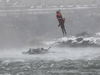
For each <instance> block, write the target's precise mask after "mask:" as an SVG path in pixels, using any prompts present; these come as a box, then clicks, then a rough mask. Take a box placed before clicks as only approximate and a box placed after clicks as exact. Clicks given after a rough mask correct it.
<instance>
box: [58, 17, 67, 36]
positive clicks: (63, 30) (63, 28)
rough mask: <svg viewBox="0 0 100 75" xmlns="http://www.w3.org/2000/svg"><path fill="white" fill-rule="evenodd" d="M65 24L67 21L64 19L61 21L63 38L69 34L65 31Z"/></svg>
mask: <svg viewBox="0 0 100 75" xmlns="http://www.w3.org/2000/svg"><path fill="white" fill-rule="evenodd" d="M64 23H65V19H63V18H62V19H61V20H60V24H59V26H61V29H62V32H63V36H64V34H67V33H66V30H65V26H64Z"/></svg>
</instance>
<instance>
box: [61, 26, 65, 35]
mask: <svg viewBox="0 0 100 75" xmlns="http://www.w3.org/2000/svg"><path fill="white" fill-rule="evenodd" d="M61 30H62V33H63V36H64V30H63V27H61Z"/></svg>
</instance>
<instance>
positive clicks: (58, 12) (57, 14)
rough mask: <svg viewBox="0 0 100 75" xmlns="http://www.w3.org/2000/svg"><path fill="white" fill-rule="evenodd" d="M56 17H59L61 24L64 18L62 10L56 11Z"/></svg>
mask: <svg viewBox="0 0 100 75" xmlns="http://www.w3.org/2000/svg"><path fill="white" fill-rule="evenodd" d="M56 17H57V19H58V21H59V24H60V21H61V19H62V15H61V13H60V10H59V11H57V12H56Z"/></svg>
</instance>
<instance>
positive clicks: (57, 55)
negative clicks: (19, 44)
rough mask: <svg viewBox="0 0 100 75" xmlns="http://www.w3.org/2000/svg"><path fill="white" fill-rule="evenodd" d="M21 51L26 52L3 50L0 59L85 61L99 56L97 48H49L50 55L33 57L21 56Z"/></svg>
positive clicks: (99, 50)
mask: <svg viewBox="0 0 100 75" xmlns="http://www.w3.org/2000/svg"><path fill="white" fill-rule="evenodd" d="M23 51H28V48H26V49H21V50H17V49H13V50H3V51H0V58H7V59H8V58H13V59H31V60H35V59H44V60H45V59H48V60H51V59H53V60H63V59H72V60H75V59H86V60H88V59H89V60H91V59H95V58H98V57H99V56H100V49H99V48H53V47H52V48H51V49H50V53H47V54H35V55H28V54H27V55H25V54H22V52H23Z"/></svg>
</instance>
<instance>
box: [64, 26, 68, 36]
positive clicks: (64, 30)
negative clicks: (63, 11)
mask: <svg viewBox="0 0 100 75" xmlns="http://www.w3.org/2000/svg"><path fill="white" fill-rule="evenodd" d="M63 26H64V25H63ZM63 29H64V32H65V34H66V35H67V32H66V29H65V26H64V27H63Z"/></svg>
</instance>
